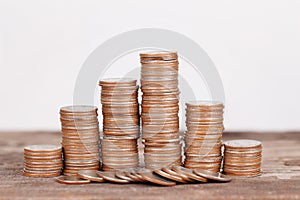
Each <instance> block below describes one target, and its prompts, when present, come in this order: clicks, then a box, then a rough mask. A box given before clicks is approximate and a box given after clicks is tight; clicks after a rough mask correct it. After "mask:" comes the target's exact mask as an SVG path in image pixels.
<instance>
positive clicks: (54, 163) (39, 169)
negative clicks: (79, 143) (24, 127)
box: [23, 145, 62, 177]
mask: <svg viewBox="0 0 300 200" xmlns="http://www.w3.org/2000/svg"><path fill="white" fill-rule="evenodd" d="M61 170H62V148H61V146H58V145H32V146H27V147H25V148H24V171H23V174H24V176H30V177H54V176H59V175H60V174H61Z"/></svg>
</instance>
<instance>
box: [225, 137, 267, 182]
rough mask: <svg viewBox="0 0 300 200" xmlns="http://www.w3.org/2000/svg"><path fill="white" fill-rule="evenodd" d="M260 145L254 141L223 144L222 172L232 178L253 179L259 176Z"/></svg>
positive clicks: (233, 141)
mask: <svg viewBox="0 0 300 200" xmlns="http://www.w3.org/2000/svg"><path fill="white" fill-rule="evenodd" d="M261 157H262V144H261V142H259V141H256V140H230V141H226V142H224V164H223V172H225V173H226V174H228V175H232V176H241V177H254V176H258V175H260V174H261Z"/></svg>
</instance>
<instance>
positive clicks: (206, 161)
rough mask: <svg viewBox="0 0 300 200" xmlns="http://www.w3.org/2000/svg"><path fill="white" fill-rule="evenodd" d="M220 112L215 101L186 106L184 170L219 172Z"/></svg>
mask: <svg viewBox="0 0 300 200" xmlns="http://www.w3.org/2000/svg"><path fill="white" fill-rule="evenodd" d="M223 109H224V105H223V104H222V103H220V102H214V101H192V102H189V103H186V126H187V131H186V133H185V162H184V165H185V167H187V168H193V169H202V170H208V171H212V172H219V171H220V167H221V162H222V154H221V147H222V134H223V130H224V126H223Z"/></svg>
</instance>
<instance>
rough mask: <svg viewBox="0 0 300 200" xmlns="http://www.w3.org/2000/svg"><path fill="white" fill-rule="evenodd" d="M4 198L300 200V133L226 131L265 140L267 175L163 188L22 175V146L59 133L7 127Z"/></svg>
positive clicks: (51, 140) (0, 190)
mask: <svg viewBox="0 0 300 200" xmlns="http://www.w3.org/2000/svg"><path fill="white" fill-rule="evenodd" d="M0 134H1V141H0V158H1V163H0V176H1V179H0V199H41V198H47V199H203V198H204V199H300V133H225V134H224V140H228V139H257V140H261V141H262V142H263V165H262V169H263V175H262V176H260V177H256V178H244V179H233V181H232V182H229V183H223V184H217V183H209V184H185V185H177V186H175V187H158V186H153V185H144V184H128V185H117V184H109V183H103V184H89V185H63V184H59V183H57V182H55V181H54V179H53V178H29V177H24V176H22V167H23V163H22V162H23V147H24V146H26V145H31V144H58V143H59V142H60V134H59V133H58V132H52V133H50V132H26V133H25V132H2V133H0Z"/></svg>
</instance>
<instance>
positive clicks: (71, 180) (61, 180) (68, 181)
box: [55, 176, 90, 185]
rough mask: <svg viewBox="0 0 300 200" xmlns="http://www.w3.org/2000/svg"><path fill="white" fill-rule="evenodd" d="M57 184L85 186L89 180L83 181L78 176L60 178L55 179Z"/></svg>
mask: <svg viewBox="0 0 300 200" xmlns="http://www.w3.org/2000/svg"><path fill="white" fill-rule="evenodd" d="M55 180H56V181H57V182H59V183H64V184H76V185H77V184H87V183H90V180H84V179H81V178H79V177H78V176H60V177H58V178H56V179H55Z"/></svg>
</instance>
